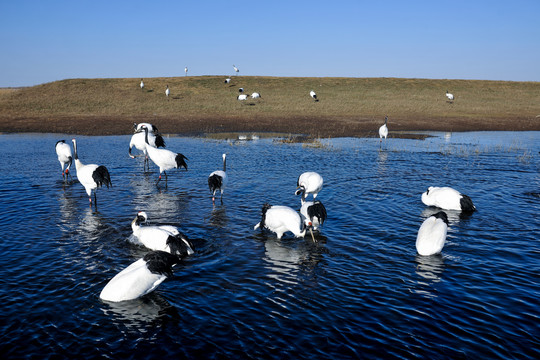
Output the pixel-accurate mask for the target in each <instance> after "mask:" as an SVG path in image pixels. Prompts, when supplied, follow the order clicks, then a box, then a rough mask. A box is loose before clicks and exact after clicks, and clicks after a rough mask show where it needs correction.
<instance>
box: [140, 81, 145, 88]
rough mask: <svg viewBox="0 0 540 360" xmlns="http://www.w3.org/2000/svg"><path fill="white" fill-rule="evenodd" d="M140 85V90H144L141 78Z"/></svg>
mask: <svg viewBox="0 0 540 360" xmlns="http://www.w3.org/2000/svg"><path fill="white" fill-rule="evenodd" d="M140 86H141V90H144V82H143V80H142V79H141V85H140Z"/></svg>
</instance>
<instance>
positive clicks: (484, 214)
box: [0, 132, 540, 359]
mask: <svg viewBox="0 0 540 360" xmlns="http://www.w3.org/2000/svg"><path fill="white" fill-rule="evenodd" d="M434 135H435V137H431V138H428V139H426V140H406V139H388V141H387V143H386V144H383V146H382V150H379V143H378V139H348V138H347V139H334V140H322V144H321V146H318V147H311V146H305V145H302V144H280V143H278V142H275V141H273V140H271V139H264V140H257V141H246V142H238V141H216V140H204V139H195V138H181V137H171V138H167V139H166V142H167V146H168V148H169V149H171V150H174V151H177V152H181V153H183V154H184V155H186V156H187V157H188V158H189V161H188V165H189V171H187V172H185V171H182V172H180V171H177V170H176V171H171V172H170V173H169V181H168V186H167V188H165V187H161V188H157V187H156V186H155V181H156V179H157V168H156V167H155V166H154V165H153V164H152V165H151V166H152V172H151V173H147V174H144V173H143V162H142V159H141V158H137V159H135V160H133V159H130V158H129V157H128V154H127V150H128V144H129V139H130V137H129V136H111V137H83V136H79V137H77V139H78V145H79V155H80V158H81V160H82V161H83V162H84V163H99V164H103V165H105V166H107V168H108V169H109V171H110V174H111V178H112V182H113V188H111V189H108V190H107V189H103V190H100V191H98V211H97V212H96V211H95V210H92V209H90V207H89V205H88V197H87V196H86V193H85V192H84V189H83V187H82V185H81V184H80V183H78V182H74V183H72V184H68V185H63V183H62V180H61V173H60V165H59V163H58V161H57V159H56V154H55V152H54V145H55V143H56V141H57V140H60V139H66V140H70V139H71V137H70V136H67V135H66V136H61V135H49V134H40V135H0V149H1V153H2V160H1V161H0V204H1V209H2V210H1V221H0V229H1V233H2V238H1V241H0V253H1V254H2V257H1V264H0V282H1V283H0V304H1V312H0V319H1V321H0V336H1V339H2V341H1V344H2V345H1V353H2V354H3V358H78V357H80V358H96V357H103V358H111V359H117V358H134V359H139V358H158V357H161V358H162V357H167V358H173V357H174V358H189V359H208V358H210V359H221V358H233V359H242V358H247V359H261V358H272V359H285V358H291V359H314V358H325V359H347V358H367V359H371V358H400V359H403V358H407V359H410V358H429V359H462V358H465V359H479V358H489V359H495V358H500V359H527V358H528V359H538V358H540V318H539V316H540V307H539V305H540V304H539V299H540V285H539V282H538V279H539V278H540V277H539V275H540V261H539V260H540V244H539V238H540V237H539V233H540V232H539V229H540V220H539V219H540V217H539V216H538V214H539V210H540V195H539V193H540V175H539V151H540V133H539V132H523V133H512V132H505V133H495V132H494V133H491V132H479V133H453V134H444V133H440V134H434ZM224 152H226V153H227V154H228V157H227V159H228V162H227V165H228V168H227V171H228V175H229V181H230V183H229V187H228V189H227V190H226V192H225V195H224V203H223V205H221V204H219V201H218V202H217V205H216V206H215V207H213V206H212V202H211V198H210V194H209V191H208V188H207V176H208V175H209V174H210V173H211V172H212V171H214V170H217V169H220V167H221V154H222V153H224ZM307 170H311V171H317V172H319V173H320V174H321V175H322V176H323V177H324V180H325V183H324V188H323V190H322V191H321V193H320V194H319V197H318V198H319V199H320V200H321V201H322V202H323V203H324V204H325V206H326V208H327V211H328V215H329V218H328V220H327V222H326V223H325V225H324V227H323V229H322V233H321V235H320V236H319V242H318V243H317V244H314V243H313V242H312V241H311V238H310V237H307V238H306V239H297V238H293V237H292V235H291V234H290V233H289V234H286V235H285V236H284V238H283V239H281V240H277V239H276V237H275V236H274V235H273V234H271V233H266V232H264V233H261V232H260V231H259V230H257V231H254V230H253V226H254V225H255V224H256V223H257V222H258V221H259V220H260V218H259V214H260V209H261V206H262V204H263V203H265V202H269V203H271V204H274V205H288V206H291V207H294V208H299V198H298V197H296V196H295V195H294V191H295V188H296V179H297V177H298V175H299V174H300V173H301V172H303V171H307ZM428 186H452V187H454V188H456V189H458V190H459V191H461V192H462V193H464V194H467V195H469V196H470V197H471V198H472V200H473V201H474V203H475V205H476V206H477V208H478V211H477V212H475V213H474V214H472V215H471V216H460V214H459V213H457V212H452V211H449V212H447V213H448V216H449V220H450V226H449V231H448V238H447V243H446V245H445V247H444V249H443V252H442V254H441V255H439V256H431V257H421V256H417V254H416V249H415V240H416V234H417V231H418V228H419V227H420V224H421V223H422V221H423V220H424V219H425V218H426V217H427V216H429V215H430V214H431V213H433V211H434V209H431V208H427V207H426V206H424V205H423V204H422V202H421V201H420V195H421V193H422V192H423V191H425V190H426V189H427V187H428ZM139 210H144V211H146V212H147V214H148V216H149V220H150V222H152V223H154V224H158V223H160V224H165V223H166V224H173V225H177V226H179V227H180V229H181V230H182V231H183V232H184V233H185V234H186V235H188V236H189V237H190V238H191V239H193V241H194V242H195V244H196V246H197V251H196V253H195V254H194V255H192V256H191V257H188V258H186V259H184V260H183V261H182V263H181V264H179V265H178V266H176V267H175V275H174V277H172V278H169V279H167V280H166V281H165V282H164V283H162V284H161V285H160V286H159V287H158V289H157V290H156V291H155V292H153V293H151V294H149V295H147V296H145V297H143V298H140V299H137V300H134V301H129V302H123V303H117V304H111V303H106V302H102V301H101V300H100V299H99V293H100V292H101V290H102V288H103V287H104V286H105V284H106V283H107V282H108V281H109V279H111V278H112V277H113V276H114V275H115V274H116V273H118V272H119V271H120V270H122V269H123V268H125V267H126V266H128V265H129V264H130V263H132V262H134V261H135V260H137V259H139V258H140V257H142V256H143V255H144V254H145V253H146V251H147V250H146V249H144V248H142V247H139V246H137V245H134V244H131V243H130V242H129V241H128V239H129V236H130V235H131V228H130V222H131V220H132V219H133V218H134V217H135V215H136V213H137V211H139Z"/></svg>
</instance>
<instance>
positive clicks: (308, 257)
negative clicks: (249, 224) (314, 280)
mask: <svg viewBox="0 0 540 360" xmlns="http://www.w3.org/2000/svg"><path fill="white" fill-rule="evenodd" d="M325 240H326V238H325V237H321V236H320V237H319V242H318V243H317V244H314V243H313V242H312V240H311V238H309V239H308V238H306V239H304V240H302V239H294V240H291V241H283V240H278V239H277V238H268V239H266V240H265V242H264V248H265V253H264V254H265V256H264V258H263V260H264V261H265V262H266V263H268V264H269V269H270V270H272V272H273V273H272V274H271V275H270V277H272V278H274V279H276V280H279V281H283V282H291V281H295V282H296V279H297V278H298V276H299V275H300V274H301V275H305V274H309V273H311V272H312V271H313V270H314V269H315V268H316V267H317V264H318V263H319V262H320V261H321V260H322V258H323V256H322V252H323V251H324V247H321V246H320V245H318V244H322V243H324V242H325ZM304 280H306V279H304Z"/></svg>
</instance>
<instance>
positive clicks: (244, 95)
mask: <svg viewBox="0 0 540 360" xmlns="http://www.w3.org/2000/svg"><path fill="white" fill-rule="evenodd" d="M248 97H249V95H247V94H240V95H238V96H237V97H236V99H237V100H239V101H245V100H247V99H248Z"/></svg>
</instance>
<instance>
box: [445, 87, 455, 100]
mask: <svg viewBox="0 0 540 360" xmlns="http://www.w3.org/2000/svg"><path fill="white" fill-rule="evenodd" d="M446 97H447V98H448V101H454V94H451V93H449V92H448V90H446Z"/></svg>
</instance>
